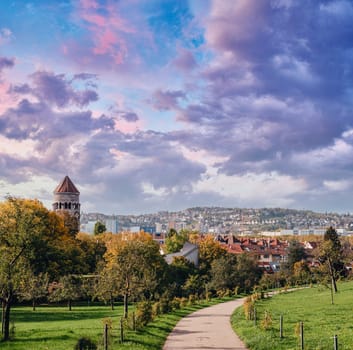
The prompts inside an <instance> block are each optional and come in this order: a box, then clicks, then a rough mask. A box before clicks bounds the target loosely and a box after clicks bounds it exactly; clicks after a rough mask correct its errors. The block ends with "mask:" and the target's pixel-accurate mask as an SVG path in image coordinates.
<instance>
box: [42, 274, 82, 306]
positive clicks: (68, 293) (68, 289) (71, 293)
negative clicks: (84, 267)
mask: <svg viewBox="0 0 353 350" xmlns="http://www.w3.org/2000/svg"><path fill="white" fill-rule="evenodd" d="M81 296H82V290H81V278H80V277H79V276H75V275H66V276H63V277H61V278H60V280H59V283H58V284H56V286H55V288H54V289H53V291H52V293H51V294H50V295H49V300H51V301H67V306H68V309H69V311H71V310H72V302H73V301H74V300H78V299H80V297H81Z"/></svg>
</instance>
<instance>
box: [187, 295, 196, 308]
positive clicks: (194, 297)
mask: <svg viewBox="0 0 353 350" xmlns="http://www.w3.org/2000/svg"><path fill="white" fill-rule="evenodd" d="M195 303H196V295H194V294H190V295H189V301H188V305H194V304H195Z"/></svg>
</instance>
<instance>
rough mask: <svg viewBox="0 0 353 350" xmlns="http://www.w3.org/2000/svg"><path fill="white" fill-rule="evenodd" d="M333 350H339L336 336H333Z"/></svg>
mask: <svg viewBox="0 0 353 350" xmlns="http://www.w3.org/2000/svg"><path fill="white" fill-rule="evenodd" d="M333 349H334V350H338V339H337V335H336V334H335V335H334V336H333Z"/></svg>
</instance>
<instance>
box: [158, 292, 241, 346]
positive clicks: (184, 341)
mask: <svg viewBox="0 0 353 350" xmlns="http://www.w3.org/2000/svg"><path fill="white" fill-rule="evenodd" d="M243 302H244V299H237V300H232V301H228V302H225V303H221V304H217V305H214V306H210V307H207V308H205V309H201V310H198V311H196V312H194V313H192V314H190V315H189V316H186V317H184V318H182V319H181V320H180V321H179V322H178V323H177V325H176V326H175V328H174V329H173V331H172V332H171V333H170V334H169V336H168V338H167V340H166V342H165V344H164V347H163V350H178V349H183V350H191V349H192V350H205V349H206V350H207V349H214V350H216V349H217V350H247V348H246V347H245V345H244V343H243V342H242V341H241V340H240V339H239V337H238V336H237V335H236V334H235V333H234V331H233V329H232V327H231V324H230V317H231V315H232V313H233V311H234V309H236V308H237V307H239V306H241V305H242V304H243Z"/></svg>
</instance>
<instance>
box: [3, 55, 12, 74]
mask: <svg viewBox="0 0 353 350" xmlns="http://www.w3.org/2000/svg"><path fill="white" fill-rule="evenodd" d="M14 65H15V60H14V59H13V58H7V57H0V73H1V71H2V70H3V69H5V68H12V67H13V66H14Z"/></svg>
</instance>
